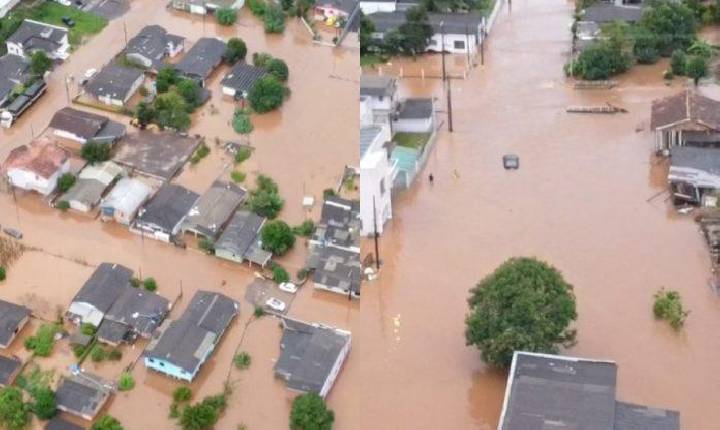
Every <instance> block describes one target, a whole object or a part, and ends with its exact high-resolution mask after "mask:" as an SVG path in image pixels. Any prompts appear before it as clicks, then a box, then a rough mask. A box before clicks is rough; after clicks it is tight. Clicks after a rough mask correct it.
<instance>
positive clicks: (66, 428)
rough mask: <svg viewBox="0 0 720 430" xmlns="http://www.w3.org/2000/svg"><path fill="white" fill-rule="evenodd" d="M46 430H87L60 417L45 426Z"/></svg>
mask: <svg viewBox="0 0 720 430" xmlns="http://www.w3.org/2000/svg"><path fill="white" fill-rule="evenodd" d="M44 430H85V429H84V428H83V427H81V426H79V425H77V424H75V423H71V422H70V421H67V420H64V419H62V418H60V417H58V416H56V417H54V418H53V419H51V420H50V421H48V423H47V424H46V425H45V427H44Z"/></svg>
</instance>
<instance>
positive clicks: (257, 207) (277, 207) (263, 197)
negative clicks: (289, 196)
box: [248, 175, 285, 219]
mask: <svg viewBox="0 0 720 430" xmlns="http://www.w3.org/2000/svg"><path fill="white" fill-rule="evenodd" d="M284 205H285V201H284V200H283V199H282V197H280V192H279V189H278V186H277V184H276V183H275V181H273V180H272V178H270V177H268V176H265V175H259V176H258V177H257V179H256V188H255V189H254V190H253V191H251V192H250V198H249V199H248V206H249V207H250V210H251V211H253V212H255V213H256V214H258V215H259V216H262V217H265V218H269V219H274V218H275V217H277V215H278V213H279V212H280V211H281V210H282V208H283V206H284Z"/></svg>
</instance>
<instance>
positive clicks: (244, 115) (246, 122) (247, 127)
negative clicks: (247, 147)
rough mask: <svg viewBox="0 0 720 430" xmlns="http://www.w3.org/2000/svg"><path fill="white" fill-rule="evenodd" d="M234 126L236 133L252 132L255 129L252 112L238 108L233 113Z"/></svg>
mask: <svg viewBox="0 0 720 430" xmlns="http://www.w3.org/2000/svg"><path fill="white" fill-rule="evenodd" d="M232 126H233V130H235V132H236V133H239V134H250V133H251V132H252V131H253V124H252V121H251V120H250V114H249V113H248V112H246V111H245V110H242V109H238V110H236V111H235V113H234V114H233V120H232Z"/></svg>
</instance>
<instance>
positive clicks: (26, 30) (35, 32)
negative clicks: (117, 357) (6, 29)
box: [5, 19, 70, 60]
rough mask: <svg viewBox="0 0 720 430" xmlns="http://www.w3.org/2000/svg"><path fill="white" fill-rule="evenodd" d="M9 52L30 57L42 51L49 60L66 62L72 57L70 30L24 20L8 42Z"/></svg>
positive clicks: (6, 42)
mask: <svg viewBox="0 0 720 430" xmlns="http://www.w3.org/2000/svg"><path fill="white" fill-rule="evenodd" d="M5 45H6V46H7V51H8V52H9V53H10V54H13V55H19V56H21V57H28V58H29V57H30V56H31V55H32V54H33V53H34V52H37V51H42V52H44V53H45V54H46V55H47V56H48V58H52V59H56V60H64V59H66V58H68V57H69V56H70V41H69V39H68V29H67V28H65V27H60V26H57V25H52V24H47V23H44V22H39V21H34V20H32V19H25V20H23V22H22V24H20V27H18V29H17V30H16V31H15V33H13V34H12V36H10V37H9V38H8V39H7V40H6V41H5Z"/></svg>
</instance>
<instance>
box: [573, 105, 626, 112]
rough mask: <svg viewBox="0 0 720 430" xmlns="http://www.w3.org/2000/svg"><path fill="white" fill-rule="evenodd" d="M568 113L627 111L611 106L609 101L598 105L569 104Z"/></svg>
mask: <svg viewBox="0 0 720 430" xmlns="http://www.w3.org/2000/svg"><path fill="white" fill-rule="evenodd" d="M565 111H566V112H568V113H627V109H625V108H621V107H617V106H613V105H611V104H610V103H606V104H604V105H599V106H570V107H568V108H567V109H566V110H565Z"/></svg>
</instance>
